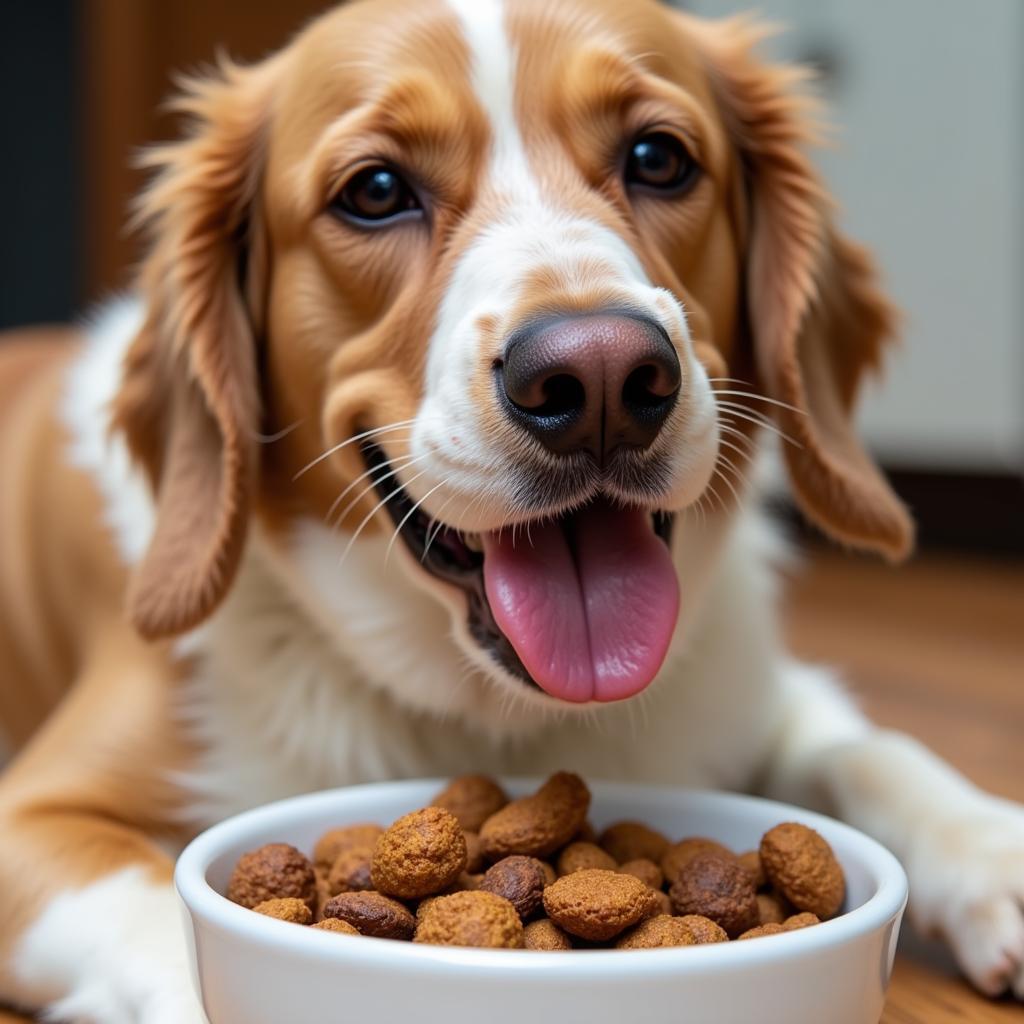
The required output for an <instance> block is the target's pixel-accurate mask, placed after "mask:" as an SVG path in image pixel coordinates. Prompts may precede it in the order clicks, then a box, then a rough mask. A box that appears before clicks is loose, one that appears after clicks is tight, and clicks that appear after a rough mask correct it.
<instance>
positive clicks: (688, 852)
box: [659, 836, 736, 885]
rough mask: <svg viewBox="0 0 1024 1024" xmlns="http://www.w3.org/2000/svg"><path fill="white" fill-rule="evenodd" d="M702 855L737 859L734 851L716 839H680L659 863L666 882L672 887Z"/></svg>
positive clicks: (702, 837) (696, 837) (701, 837)
mask: <svg viewBox="0 0 1024 1024" xmlns="http://www.w3.org/2000/svg"><path fill="white" fill-rule="evenodd" d="M702 853H717V854H720V855H721V856H722V857H732V858H733V859H734V860H735V858H736V855H735V854H734V853H733V852H732V850H730V849H729V848H728V847H727V846H723V845H722V844H721V843H719V842H716V841H715V840H714V839H706V838H704V836H691V837H690V838H689V839H680V840H679V842H678V843H673V844H672V845H671V846H670V847H669V848H668V849H667V850H666V851H665V852H664V853H663V854H662V857H661V860H660V861H659V864H660V866H661V871H662V874H664V876H665V881H666V882H667V883H668V884H669V885H671V884H672V883H673V882H674V881H675V880H676V879H677V878H678V877H679V876H680V874H682V872H683V869H684V868H685V867H686V865H687V864H689V863H690V861H692V860H693V858H694V857H697V856H699V855H700V854H702Z"/></svg>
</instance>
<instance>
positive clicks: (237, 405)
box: [113, 61, 269, 638]
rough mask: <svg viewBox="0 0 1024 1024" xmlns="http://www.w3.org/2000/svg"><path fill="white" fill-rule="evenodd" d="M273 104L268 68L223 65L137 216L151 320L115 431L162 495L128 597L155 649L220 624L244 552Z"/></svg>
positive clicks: (160, 153)
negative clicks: (259, 237)
mask: <svg viewBox="0 0 1024 1024" xmlns="http://www.w3.org/2000/svg"><path fill="white" fill-rule="evenodd" d="M268 100H269V93H268V82H267V71H266V70H265V69H264V68H263V67H255V68H251V69H243V68H240V67H237V66H235V65H232V64H230V63H228V62H227V61H222V62H221V64H220V66H219V68H218V73H217V74H216V75H214V76H212V77H210V78H207V79H202V80H193V81H189V82H186V84H185V89H184V91H183V93H182V95H181V96H180V97H179V98H178V99H177V100H176V101H175V103H174V109H176V110H178V111H179V112H181V113H183V114H184V115H186V116H187V117H188V118H189V119H190V121H191V130H190V132H189V133H188V134H187V135H186V137H185V138H184V139H183V140H182V141H180V142H177V143H172V144H169V145H167V146H163V147H160V148H158V149H156V150H154V151H151V152H150V153H149V154H148V155H147V156H146V157H145V158H144V163H145V165H146V166H149V167H152V168H153V169H154V170H155V172H156V175H155V177H154V179H153V181H152V183H151V184H150V185H149V187H148V188H147V189H146V191H145V192H144V193H143V195H142V197H141V199H140V201H139V206H138V215H137V218H138V222H139V223H140V224H141V225H142V226H144V227H145V228H146V230H147V231H148V234H149V237H150V249H149V254H148V256H147V257H146V258H145V261H144V263H143V265H142V268H141V274H140V281H139V289H140V292H141V297H142V300H143V302H144V305H145V319H144V322H143V326H142V328H141V330H140V332H139V334H138V335H137V337H136V338H135V340H134V342H133V344H132V346H131V348H130V350H129V352H128V355H127V358H126V360H125V365H124V375H123V382H122V387H121V390H120V392H119V394H118V396H117V398H116V400H115V403H114V408H113V425H114V427H115V428H120V429H121V430H123V431H124V434H125V436H126V438H127V441H128V445H129V448H130V450H131V452H132V455H133V457H134V458H135V459H137V460H138V461H139V462H140V463H141V464H142V466H143V467H144V468H145V470H146V472H147V473H148V475H149V477H150V480H151V483H152V487H153V491H154V495H155V505H156V522H155V527H154V531H153V534H152V538H151V541H150V544H149V548H148V550H147V551H146V553H145V556H144V557H143V559H142V560H141V562H140V563H139V564H138V565H137V566H136V567H135V569H134V573H133V576H132V578H131V581H130V585H129V588H128V614H129V616H130V618H131V620H132V622H133V623H134V625H135V626H136V628H137V629H138V630H139V632H140V633H141V634H142V635H143V636H146V637H150V638H155V637H163V636H170V635H173V634H176V633H180V632H182V631H183V630H186V629H189V628H191V627H192V626H194V625H196V624H197V623H199V622H200V621H202V620H203V619H204V618H205V617H206V616H207V615H209V614H210V613H211V612H212V611H213V610H214V608H215V607H216V606H217V604H218V603H219V602H220V600H221V599H222V598H223V596H224V594H225V592H226V591H227V588H228V586H229V585H230V583H231V581H232V579H233V577H234V574H235V571H236V569H237V567H238V563H239V559H240V557H241V553H242V549H243V546H244V540H245V533H246V525H247V520H248V513H249V505H250V501H251V498H252V494H253V490H254V486H255V475H256V456H255V442H254V438H255V436H256V431H257V428H258V422H259V393H258V385H257V376H256V356H255V351H254V339H253V332H252V327H251V320H250V316H249V312H248V310H247V308H246V302H245V300H244V299H243V295H242V287H243V284H242V280H241V278H242V275H243V273H244V262H245V258H246V255H245V254H246V249H247V245H248V239H247V234H248V231H249V228H250V224H251V216H250V208H251V206H252V203H253V201H254V197H255V194H256V191H257V189H258V183H259V176H260V149H261V134H262V130H263V124H264V117H265V114H266V108H267V103H268Z"/></svg>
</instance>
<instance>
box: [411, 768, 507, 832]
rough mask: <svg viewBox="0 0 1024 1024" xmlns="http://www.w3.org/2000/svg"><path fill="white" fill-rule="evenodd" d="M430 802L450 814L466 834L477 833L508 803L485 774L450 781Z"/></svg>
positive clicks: (503, 793)
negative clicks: (456, 819)
mask: <svg viewBox="0 0 1024 1024" xmlns="http://www.w3.org/2000/svg"><path fill="white" fill-rule="evenodd" d="M430 802H431V804H433V806H434V807H443V808H444V809H445V810H446V811H451V813H452V814H454V815H455V817H456V818H458V820H459V824H460V825H461V826H462V827H463V828H464V829H465V830H466V831H467V832H479V831H480V826H481V825H482V824H483V823H484V822H485V821H486V820H487V819H488V818H489V817H490V816H491V815H492V814H495V813H496V812H497V811H500V810H501V809H502V807H504V806H505V804H507V803H508V797H507V796H506V795H505V791H504V790H503V789H502V788H501V786H499V785H498V784H497V783H496V782H495V781H494V779H490V778H488V777H487V776H486V775H462V776H460V777H459V778H457V779H452V781H451V782H449V783H448V785H447V786H445V788H444V789H442V790H441V792H440V793H438V794H437V796H435V797H434V799H433V800H431V801H430Z"/></svg>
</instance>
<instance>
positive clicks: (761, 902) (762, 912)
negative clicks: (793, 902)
mask: <svg viewBox="0 0 1024 1024" xmlns="http://www.w3.org/2000/svg"><path fill="white" fill-rule="evenodd" d="M788 916H789V910H788V908H787V907H786V905H785V904H784V903H783V902H782V900H780V899H779V897H778V896H775V895H773V894H772V893H769V892H759V893H758V894H757V919H758V920H759V921H760V922H761V924H782V922H783V921H785V920H786V918H787V917H788Z"/></svg>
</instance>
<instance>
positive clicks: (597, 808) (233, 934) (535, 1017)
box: [175, 780, 907, 1024]
mask: <svg viewBox="0 0 1024 1024" xmlns="http://www.w3.org/2000/svg"><path fill="white" fill-rule="evenodd" d="M443 785H444V782H443V780H418V781H414V782H394V783H382V784H379V785H372V786H356V787H352V788H349V789H339V790H334V791H331V792H325V793H316V794H312V795H310V796H303V797H297V798H295V799H292V800H285V801H282V802H280V803H276V804H270V805H269V806H267V807H261V808H259V809H257V810H254V811H249V812H248V813H245V814H241V815H239V816H238V817H235V818H231V819H230V820H228V821H225V822H223V823H222V824H220V825H216V826H215V827H214V828H211V829H210V830H209V831H207V832H204V833H203V834H202V835H201V836H199V837H198V838H197V839H196V840H195V841H194V842H193V843H191V845H190V846H189V847H188V848H187V849H186V850H185V852H184V853H183V854H182V855H181V859H180V860H179V862H178V868H177V873H176V876H175V881H176V884H177V888H178V892H179V894H180V895H181V898H182V900H183V901H184V903H185V907H186V908H187V911H188V915H187V919H186V925H187V931H188V934H189V936H190V939H191V940H192V941H193V952H194V960H193V963H194V966H195V981H196V984H197V986H198V989H199V992H200V993H201V996H202V1000H203V1005H204V1006H205V1007H206V1012H207V1014H208V1016H209V1018H210V1021H211V1024H328V1022H336V1021H337V1022H340V1021H373V1022H379V1024H393V1022H401V1021H422V1022H425V1024H432V1022H435V1021H436V1022H444V1024H462V1022H466V1024H470V1022H472V1024H481V1022H487V1024H547V1022H554V1024H563V1022H564V1024H575V1022H586V1024H601V1022H608V1024H639V1022H651V1024H665V1022H669V1021H687V1022H694V1024H752V1022H758V1024H773V1022H778V1024H876V1022H877V1021H878V1019H879V1017H880V1015H881V1012H882V1006H883V1002H884V999H885V989H886V986H887V985H888V982H889V975H890V973H891V970H892V960H893V954H894V951H895V948H896V939H897V937H898V934H899V926H900V919H901V918H902V916H903V908H904V906H905V905H906V899H907V880H906V876H905V875H904V873H903V869H902V868H901V867H900V865H899V863H898V862H897V861H896V859H895V858H894V857H893V856H892V854H890V853H889V852H888V851H887V850H885V849H884V848H883V847H881V846H880V845H879V844H878V843H876V842H875V841H874V840H872V839H869V838H868V837H867V836H865V835H863V834H862V833H860V832H857V831H855V830H854V829H852V828H849V827H848V826H846V825H842V824H840V823H839V822H836V821H833V820H832V819H830V818H825V817H822V816H820V815H816V814H812V813H810V812H808V811H803V810H800V809H798V808H796V807H790V806H788V805H785V804H778V803H772V802H770V801H767V800H758V799H755V798H753V797H743V796H732V795H727V794H721V793H706V792H695V791H692V790H683V789H675V788H669V787H658V786H641V785H619V784H608V783H596V784H594V785H592V786H591V789H592V792H593V795H594V800H593V805H592V808H591V815H590V817H591V820H592V821H593V823H594V824H595V825H596V826H597V827H598V828H599V829H600V828H601V827H602V826H603V825H606V824H608V823H610V822H612V821H615V820H617V819H622V818H632V819H638V820H641V821H644V822H647V823H648V824H650V825H652V826H653V827H655V828H659V829H661V830H662V831H664V832H665V833H666V834H668V835H669V836H674V837H678V836H684V835H707V836H711V837H713V838H716V839H718V840H720V841H722V842H724V843H725V844H726V845H728V846H730V847H732V848H733V849H736V850H746V849H750V848H751V847H755V846H757V843H758V840H759V839H760V837H761V835H762V834H763V833H764V832H765V831H766V830H767V829H769V828H771V827H772V826H774V825H777V824H778V823H779V822H782V821H802V822H804V823H805V824H807V825H810V826H811V827H812V828H815V829H817V830H818V831H819V832H820V833H821V834H822V835H823V836H824V837H825V838H826V839H827V840H828V841H829V843H831V844H832V848H833V850H835V852H836V855H837V856H838V858H839V860H840V862H841V863H842V865H843V868H844V870H845V872H846V880H847V904H846V907H845V908H844V909H845V912H844V913H843V915H842V916H840V917H837V918H835V919H834V920H832V921H827V922H825V923H824V924H821V925H818V926H816V927H814V928H807V929H803V930H801V931H795V932H790V933H786V934H783V935H775V936H771V937H769V938H765V939H759V940H753V941H748V942H740V943H728V944H721V945H708V946H687V947H682V948H678V949H655V950H644V951H616V950H607V951H606V950H593V951H578V952H571V953H534V952H527V951H520V950H478V949H455V948H450V947H438V946H418V945H414V944H413V943H408V942H395V941H391V940H386V939H367V938H361V937H357V936H351V937H350V936H346V935H337V934H331V933H325V932H320V931H316V930H313V929H309V928H300V927H298V926H296V925H292V924H286V923H284V922H281V921H275V920H272V919H270V918H267V917H262V916H260V915H259V914H254V913H252V911H249V910H244V909H243V908H241V907H238V906H235V904H233V903H231V902H229V901H228V900H227V899H225V898H224V896H223V895H222V893H223V892H224V891H225V889H226V887H227V882H228V877H229V875H230V873H231V869H232V867H233V865H234V863H235V861H236V860H237V858H238V857H239V855H240V854H242V853H244V852H245V851H246V850H251V849H254V848H255V847H258V846H261V845H263V844H264V843H269V842H288V843H292V844H293V845H295V846H298V847H299V848H300V849H304V850H307V851H309V850H311V849H312V847H313V844H314V842H315V841H316V839H317V838H318V837H319V836H320V835H321V833H323V832H324V831H326V830H327V829H328V828H329V827H332V826H335V825H344V824H349V823H354V822H358V821H379V822H381V823H383V824H387V823H389V822H391V821H392V820H394V819H395V818H397V817H399V816H400V815H402V814H404V813H406V812H408V811H411V810H414V809H416V808H418V807H422V806H423V805H424V804H426V803H427V802H428V801H429V800H430V798H431V797H432V796H433V795H434V794H435V793H436V792H438V790H439V789H440V788H441V787H442V786H443ZM535 787H536V783H535V782H533V781H529V780H509V781H508V787H507V788H508V789H509V791H510V792H511V793H512V794H513V795H521V794H523V793H527V792H530V791H532V790H533V789H534V788H535Z"/></svg>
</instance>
